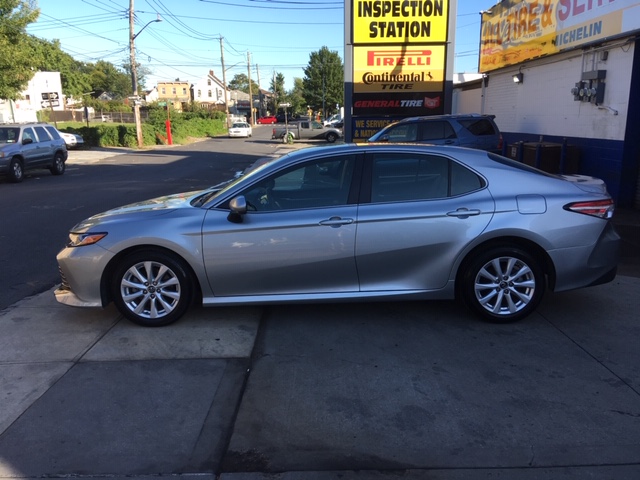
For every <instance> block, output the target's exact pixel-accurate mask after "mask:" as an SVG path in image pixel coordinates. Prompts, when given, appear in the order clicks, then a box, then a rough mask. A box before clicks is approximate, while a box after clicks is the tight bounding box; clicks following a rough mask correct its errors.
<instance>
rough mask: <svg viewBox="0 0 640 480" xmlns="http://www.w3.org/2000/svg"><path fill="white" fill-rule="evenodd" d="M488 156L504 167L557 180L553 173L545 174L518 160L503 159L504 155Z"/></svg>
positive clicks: (491, 154)
mask: <svg viewBox="0 0 640 480" xmlns="http://www.w3.org/2000/svg"><path fill="white" fill-rule="evenodd" d="M487 156H488V157H489V158H490V159H491V160H493V161H494V162H496V163H501V164H502V165H507V166H508V167H513V168H517V169H519V170H523V171H525V172H529V173H537V174H538V175H544V176H545V177H553V178H557V177H558V176H557V175H554V174H552V173H547V172H543V171H542V170H538V169H537V168H534V167H531V166H529V165H527V164H525V163H520V162H518V161H516V160H512V159H510V158H507V157H503V156H502V155H498V154H497V153H487Z"/></svg>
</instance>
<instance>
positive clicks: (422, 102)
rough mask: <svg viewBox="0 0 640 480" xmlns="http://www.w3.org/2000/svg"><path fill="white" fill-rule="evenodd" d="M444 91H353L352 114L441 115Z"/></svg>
mask: <svg viewBox="0 0 640 480" xmlns="http://www.w3.org/2000/svg"><path fill="white" fill-rule="evenodd" d="M443 113H444V92H443V91H440V92H432V93H427V94H425V93H422V92H415V93H403V94H389V93H367V94H365V93H354V94H353V115H354V116H357V115H398V116H403V117H414V116H419V115H442V114H443Z"/></svg>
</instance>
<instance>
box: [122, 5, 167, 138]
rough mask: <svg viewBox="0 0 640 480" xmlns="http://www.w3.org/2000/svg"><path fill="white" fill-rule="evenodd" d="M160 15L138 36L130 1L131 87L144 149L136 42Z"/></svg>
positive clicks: (135, 116)
mask: <svg viewBox="0 0 640 480" xmlns="http://www.w3.org/2000/svg"><path fill="white" fill-rule="evenodd" d="M161 21H162V19H161V18H160V15H158V18H156V19H155V20H151V21H150V22H149V23H147V24H146V25H145V26H144V27H142V28H141V29H140V31H139V32H138V33H136V34H134V33H133V27H134V15H133V0H129V57H130V61H131V86H132V87H133V97H131V100H133V117H134V119H135V122H136V138H137V140H138V148H142V146H143V145H144V141H143V139H142V125H141V123H140V98H139V97H138V72H137V70H136V47H135V45H134V40H135V39H136V37H137V36H138V35H140V34H141V33H142V31H143V30H144V29H145V28H147V27H148V26H149V25H151V24H152V23H155V22H161Z"/></svg>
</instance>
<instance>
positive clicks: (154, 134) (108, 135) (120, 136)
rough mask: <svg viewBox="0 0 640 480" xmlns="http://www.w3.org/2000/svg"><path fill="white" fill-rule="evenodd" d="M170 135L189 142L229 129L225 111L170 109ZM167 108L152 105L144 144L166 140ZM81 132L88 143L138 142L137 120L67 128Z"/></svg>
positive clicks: (133, 144)
mask: <svg viewBox="0 0 640 480" xmlns="http://www.w3.org/2000/svg"><path fill="white" fill-rule="evenodd" d="M170 116H171V136H172V139H173V142H174V143H178V144H181V143H187V142H188V141H189V139H191V138H203V137H212V136H215V135H220V134H222V133H225V132H226V124H225V121H224V118H225V114H224V112H219V111H209V110H207V109H204V108H202V107H200V108H196V109H193V110H191V111H188V112H185V113H180V112H174V111H171V112H170ZM166 120H167V111H166V110H165V109H164V108H162V107H153V106H152V107H150V108H149V116H148V118H147V121H146V122H144V123H143V124H142V138H143V143H144V145H147V146H151V145H156V144H158V143H165V142H166V136H167V127H166ZM65 130H67V131H69V132H74V133H78V134H80V135H82V137H83V138H84V142H85V145H86V146H89V147H91V146H93V147H130V148H136V147H137V146H138V141H137V136H136V127H135V125H134V124H114V123H109V124H100V125H97V126H91V127H80V128H71V127H69V128H66V129H65Z"/></svg>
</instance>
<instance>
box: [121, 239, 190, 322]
mask: <svg viewBox="0 0 640 480" xmlns="http://www.w3.org/2000/svg"><path fill="white" fill-rule="evenodd" d="M187 271H188V269H187V268H186V267H185V265H184V262H183V261H182V260H179V259H178V258H177V257H174V256H173V255H170V254H167V253H164V252H159V251H144V252H143V251H141V252H136V253H133V254H131V255H128V256H127V257H125V258H124V259H123V260H122V261H121V262H120V264H119V265H118V267H117V268H116V269H115V274H114V276H113V282H112V294H113V299H114V302H115V304H116V306H117V307H118V310H120V312H121V313H122V314H123V315H124V316H125V317H126V318H128V319H129V320H131V321H132V322H133V323H137V324H138V325H142V326H145V327H160V326H164V325H169V324H171V323H173V322H175V321H176V320H178V319H179V318H180V317H181V316H182V315H183V314H184V313H185V312H186V311H187V308H189V305H190V303H191V299H192V285H191V282H190V279H189V275H188V273H187Z"/></svg>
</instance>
